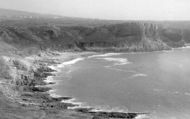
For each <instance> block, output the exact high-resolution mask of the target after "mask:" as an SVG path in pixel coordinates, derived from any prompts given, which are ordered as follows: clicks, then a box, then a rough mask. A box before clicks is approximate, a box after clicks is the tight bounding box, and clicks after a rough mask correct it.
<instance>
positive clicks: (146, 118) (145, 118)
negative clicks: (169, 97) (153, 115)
mask: <svg viewBox="0 0 190 119" xmlns="http://www.w3.org/2000/svg"><path fill="white" fill-rule="evenodd" d="M135 119H150V117H149V116H148V115H146V114H139V115H138V116H137V117H135Z"/></svg>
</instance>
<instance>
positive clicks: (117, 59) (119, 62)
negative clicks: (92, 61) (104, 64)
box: [97, 57, 131, 65]
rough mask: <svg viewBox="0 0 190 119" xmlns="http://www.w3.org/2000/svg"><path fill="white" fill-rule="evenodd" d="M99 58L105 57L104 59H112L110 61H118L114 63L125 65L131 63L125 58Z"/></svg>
mask: <svg viewBox="0 0 190 119" xmlns="http://www.w3.org/2000/svg"><path fill="white" fill-rule="evenodd" d="M97 59H103V60H107V61H110V62H117V63H115V64H114V65H125V64H130V63H131V62H129V61H128V60H127V59H125V58H112V57H106V58H97Z"/></svg>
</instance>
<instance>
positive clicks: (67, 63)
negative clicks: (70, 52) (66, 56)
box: [57, 58, 84, 68]
mask: <svg viewBox="0 0 190 119" xmlns="http://www.w3.org/2000/svg"><path fill="white" fill-rule="evenodd" d="M81 60H84V58H76V59H73V60H71V61H67V62H63V63H62V64H60V65H58V66H57V67H58V68H62V67H64V66H66V65H72V64H75V63H77V62H79V61H81Z"/></svg>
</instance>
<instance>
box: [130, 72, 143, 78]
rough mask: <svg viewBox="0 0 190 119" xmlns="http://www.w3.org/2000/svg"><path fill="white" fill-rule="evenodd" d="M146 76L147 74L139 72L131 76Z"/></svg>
mask: <svg viewBox="0 0 190 119" xmlns="http://www.w3.org/2000/svg"><path fill="white" fill-rule="evenodd" d="M146 76H147V74H141V73H139V74H134V75H132V76H131V77H132V78H134V77H146Z"/></svg>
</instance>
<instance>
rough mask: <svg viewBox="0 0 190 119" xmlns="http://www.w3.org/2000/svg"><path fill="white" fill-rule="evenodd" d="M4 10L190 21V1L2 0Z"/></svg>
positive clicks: (91, 16) (102, 17)
mask: <svg viewBox="0 0 190 119" xmlns="http://www.w3.org/2000/svg"><path fill="white" fill-rule="evenodd" d="M0 8H7V9H16V10H23V11H30V12H37V13H46V14H58V15H62V16H71V17H83V18H97V19H113V20H190V0H0Z"/></svg>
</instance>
